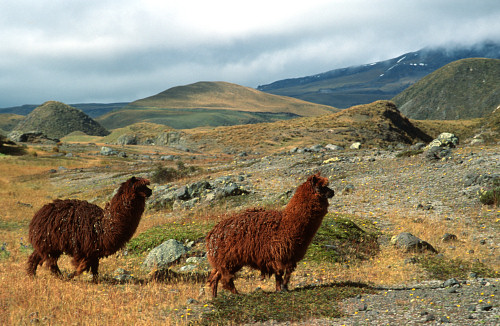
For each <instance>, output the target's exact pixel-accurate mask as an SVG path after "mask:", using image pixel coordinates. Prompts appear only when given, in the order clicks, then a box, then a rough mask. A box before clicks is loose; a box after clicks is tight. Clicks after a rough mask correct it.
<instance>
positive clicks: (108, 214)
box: [102, 194, 145, 255]
mask: <svg viewBox="0 0 500 326" xmlns="http://www.w3.org/2000/svg"><path fill="white" fill-rule="evenodd" d="M144 206H145V200H144V198H142V197H137V196H129V195H126V194H125V195H122V196H120V195H119V194H117V195H115V196H114V197H113V199H111V201H110V202H109V203H108V204H106V207H105V208H104V218H103V223H102V228H103V237H102V243H103V247H104V248H105V251H106V255H110V254H112V253H114V252H116V251H117V250H119V249H120V248H122V247H123V245H124V244H125V243H126V242H127V241H128V240H130V238H132V235H134V233H135V231H136V229H137V226H138V225H139V221H140V218H141V215H142V213H143V212H144Z"/></svg>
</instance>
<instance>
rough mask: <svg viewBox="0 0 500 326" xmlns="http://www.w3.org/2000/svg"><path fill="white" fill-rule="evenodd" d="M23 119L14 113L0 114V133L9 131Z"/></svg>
mask: <svg viewBox="0 0 500 326" xmlns="http://www.w3.org/2000/svg"><path fill="white" fill-rule="evenodd" d="M23 119H24V116H22V115H19V114H14V113H4V114H0V131H2V130H3V131H4V132H7V131H11V130H12V129H14V128H15V127H16V126H17V124H18V123H19V122H20V121H21V120H23Z"/></svg>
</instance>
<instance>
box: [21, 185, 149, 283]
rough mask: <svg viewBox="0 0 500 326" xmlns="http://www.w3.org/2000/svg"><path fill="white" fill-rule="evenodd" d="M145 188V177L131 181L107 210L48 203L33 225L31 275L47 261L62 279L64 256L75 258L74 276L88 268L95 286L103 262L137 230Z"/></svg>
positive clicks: (69, 202)
mask: <svg viewBox="0 0 500 326" xmlns="http://www.w3.org/2000/svg"><path fill="white" fill-rule="evenodd" d="M147 185H149V180H147V179H143V178H135V177H132V178H130V179H129V180H127V181H126V182H124V183H122V184H121V186H120V188H119V189H118V191H117V193H116V195H115V196H114V197H113V198H112V199H111V201H110V202H109V203H107V204H106V207H105V208H104V209H102V208H100V207H99V206H96V205H94V204H91V203H89V202H86V201H82V200H71V199H67V200H58V199H56V200H54V201H53V202H52V203H50V204H46V205H44V206H43V207H42V208H40V210H38V212H36V213H35V215H34V216H33V219H32V220H31V223H30V227H29V239H30V242H31V244H32V245H33V249H34V251H33V253H32V254H31V256H30V257H29V259H28V269H27V271H28V274H29V275H33V276H34V275H35V273H36V269H37V267H38V265H42V264H43V263H44V262H47V265H48V267H49V269H50V271H51V272H52V273H54V274H56V275H58V276H60V275H61V271H60V270H59V267H58V266H57V260H58V259H59V256H61V255H62V254H63V253H65V254H67V255H69V256H72V257H73V261H72V263H73V265H74V267H75V272H74V273H73V274H72V275H71V277H73V276H77V275H80V274H81V273H82V272H84V271H88V270H89V269H90V271H91V272H92V276H93V280H94V282H96V281H97V279H98V268H99V259H100V258H102V257H106V256H109V255H112V254H114V253H115V252H116V251H118V250H119V249H121V248H122V247H123V246H124V245H125V243H126V242H127V241H128V240H130V238H131V237H132V235H133V234H134V232H135V230H136V229H137V226H138V225H139V221H140V219H141V215H142V213H143V212H144V205H145V201H146V198H147V197H149V196H151V189H149V188H148V187H147Z"/></svg>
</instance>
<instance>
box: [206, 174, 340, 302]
mask: <svg viewBox="0 0 500 326" xmlns="http://www.w3.org/2000/svg"><path fill="white" fill-rule="evenodd" d="M332 196H333V190H331V189H330V188H328V179H326V178H323V177H321V176H320V175H319V173H318V174H315V175H312V176H310V177H309V178H308V179H307V181H306V182H304V183H303V184H302V185H300V186H299V187H298V188H297V190H296V192H295V195H294V196H293V197H292V199H291V200H290V202H289V203H288V204H287V206H286V207H285V209H284V210H281V211H279V210H264V209H256V208H254V209H249V210H246V211H243V212H240V213H238V214H235V215H233V216H230V217H229V218H227V219H225V220H223V221H221V222H220V223H219V224H217V225H216V226H215V227H214V228H213V230H212V231H210V233H209V234H208V235H207V237H206V243H207V257H208V261H209V262H210V264H211V266H212V267H213V270H212V272H211V274H210V277H209V282H210V285H211V287H212V295H213V296H216V295H217V284H218V281H219V280H222V285H223V287H224V288H226V289H228V290H230V291H231V292H233V293H237V291H236V289H235V288H234V283H233V278H234V274H235V273H236V272H237V271H239V270H240V269H241V268H242V267H243V266H250V267H252V268H254V269H258V270H260V271H261V274H262V276H263V277H264V276H271V275H272V274H275V276H276V289H277V290H286V288H287V285H288V281H289V279H290V275H291V273H292V272H293V270H294V269H295V267H296V264H297V262H298V261H300V260H301V259H302V258H303V257H304V255H305V253H306V251H307V248H308V246H309V244H310V243H311V241H312V238H313V237H314V235H315V234H316V231H317V230H318V228H319V226H320V225H321V222H322V221H323V217H324V216H325V215H326V213H327V212H328V198H330V197H332ZM285 273H286V274H285ZM283 275H285V279H284V280H283V278H282V277H283Z"/></svg>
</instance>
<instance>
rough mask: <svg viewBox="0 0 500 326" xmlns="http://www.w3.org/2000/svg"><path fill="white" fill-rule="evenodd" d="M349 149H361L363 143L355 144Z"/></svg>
mask: <svg viewBox="0 0 500 326" xmlns="http://www.w3.org/2000/svg"><path fill="white" fill-rule="evenodd" d="M349 148H350V149H360V148H361V143H360V142H355V143H353V144H352V145H351V146H350V147H349Z"/></svg>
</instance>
